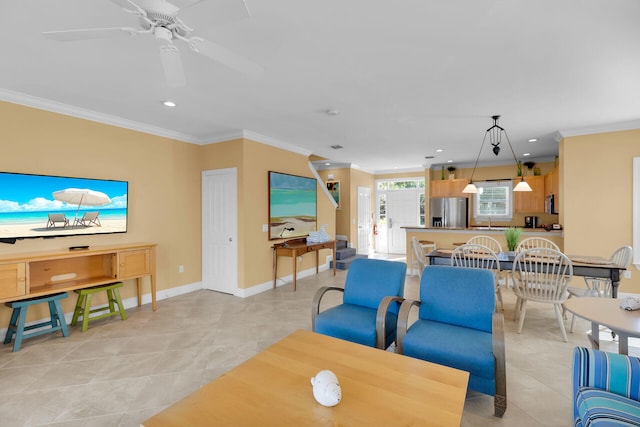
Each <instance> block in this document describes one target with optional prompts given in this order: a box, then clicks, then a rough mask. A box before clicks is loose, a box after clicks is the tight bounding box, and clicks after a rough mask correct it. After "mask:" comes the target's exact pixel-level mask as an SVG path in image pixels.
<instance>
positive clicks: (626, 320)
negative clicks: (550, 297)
mask: <svg viewBox="0 0 640 427" xmlns="http://www.w3.org/2000/svg"><path fill="white" fill-rule="evenodd" d="M564 307H565V308H566V309H567V310H568V311H570V312H571V313H573V314H575V315H576V316H578V317H582V318H583V319H585V320H588V321H590V322H591V333H590V334H588V335H587V338H589V341H590V342H591V346H592V347H593V348H595V349H596V350H598V349H599V348H600V325H602V326H605V327H607V328H609V329H611V330H612V331H613V332H615V333H616V334H617V335H618V337H619V341H618V353H620V354H629V337H640V311H637V310H636V311H627V310H624V309H622V308H620V300H619V299H613V298H600V297H581V298H569V299H568V300H567V301H565V303H564Z"/></svg>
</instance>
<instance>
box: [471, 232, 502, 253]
mask: <svg viewBox="0 0 640 427" xmlns="http://www.w3.org/2000/svg"><path fill="white" fill-rule="evenodd" d="M467 244H468V245H482V246H486V247H488V248H489V249H491V250H492V251H493V252H495V253H496V254H499V253H500V252H502V245H501V244H500V242H498V241H497V240H496V239H494V238H493V237H491V236H485V235H480V236H473V237H472V238H470V239H469V240H467Z"/></svg>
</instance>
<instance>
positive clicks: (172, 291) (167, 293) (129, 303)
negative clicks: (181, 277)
mask: <svg viewBox="0 0 640 427" xmlns="http://www.w3.org/2000/svg"><path fill="white" fill-rule="evenodd" d="M200 289H202V282H196V283H190V284H188V285H182V286H176V287H175V288H169V289H162V290H160V291H157V292H156V301H162V300H164V299H167V298H172V297H177V296H178V295H183V294H188V293H190V292H194V291H198V290H200ZM72 295H75V294H74V293H73V292H71V293H70V295H69V296H70V297H71V296H72ZM146 304H151V293H148V294H143V295H142V305H146ZM122 305H124V308H125V310H126V309H128V308H134V307H137V306H138V297H137V296H135V297H131V298H126V299H123V300H122ZM106 306H107V304H102V305H97V306H95V307H92V308H100V307H106ZM64 318H65V321H66V322H67V325H68V324H70V323H71V319H73V312H69V313H65V314H64ZM47 321H49V318H46V319H40V320H34V321H32V322H27V323H26V325H25V326H30V325H35V324H38V323H42V322H47ZM39 329H43V328H39ZM33 330H34V331H36V330H38V329H33ZM6 334H7V328H2V329H0V337H4V336H5V335H6Z"/></svg>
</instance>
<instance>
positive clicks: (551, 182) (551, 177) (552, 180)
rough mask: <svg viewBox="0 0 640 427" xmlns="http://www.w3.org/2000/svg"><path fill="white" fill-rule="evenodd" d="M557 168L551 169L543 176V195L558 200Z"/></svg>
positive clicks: (558, 181)
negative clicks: (551, 196) (552, 196)
mask: <svg viewBox="0 0 640 427" xmlns="http://www.w3.org/2000/svg"><path fill="white" fill-rule="evenodd" d="M559 175H560V174H559V173H558V168H555V169H553V170H552V171H551V172H549V173H548V174H546V175H545V176H544V195H545V196H549V195H551V194H553V195H554V196H555V197H556V200H558V194H559V192H560V179H559Z"/></svg>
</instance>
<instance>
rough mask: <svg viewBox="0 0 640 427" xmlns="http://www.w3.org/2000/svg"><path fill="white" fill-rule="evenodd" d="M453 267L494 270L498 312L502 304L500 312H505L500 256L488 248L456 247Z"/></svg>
mask: <svg viewBox="0 0 640 427" xmlns="http://www.w3.org/2000/svg"><path fill="white" fill-rule="evenodd" d="M451 265H452V266H454V267H468V268H481V269H485V270H492V271H493V273H494V277H495V279H494V281H495V288H496V310H497V308H498V303H500V310H501V311H504V305H503V303H502V292H500V283H499V282H498V280H499V278H500V260H499V259H498V255H497V254H496V253H495V252H494V251H493V250H491V248H489V247H488V246H484V245H477V244H468V243H467V244H464V245H461V246H458V247H456V248H455V249H454V250H453V253H452V254H451Z"/></svg>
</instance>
